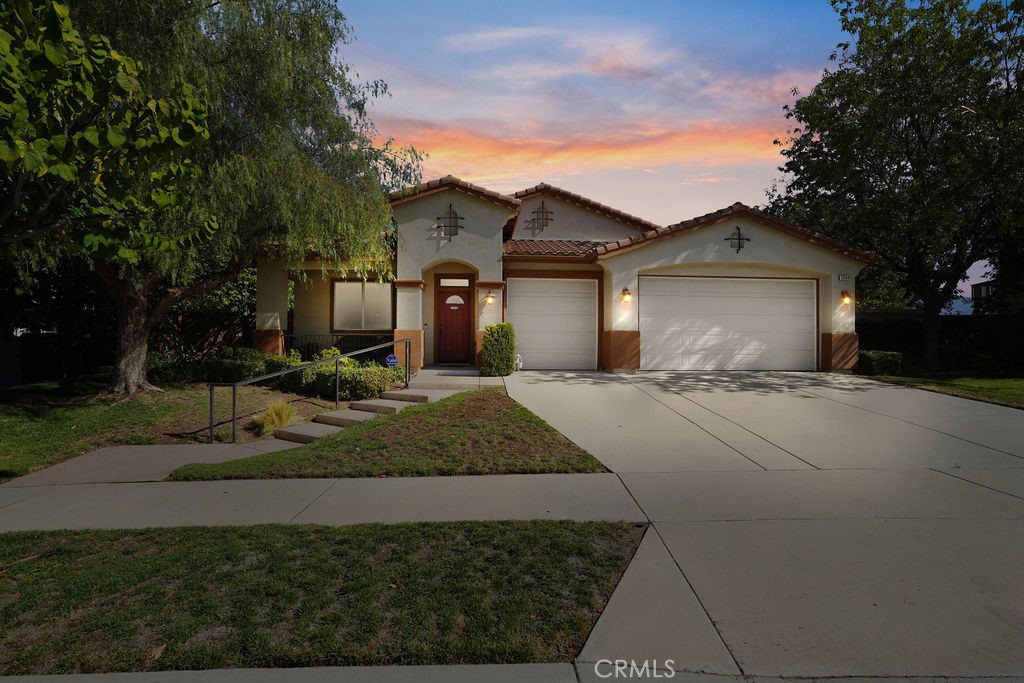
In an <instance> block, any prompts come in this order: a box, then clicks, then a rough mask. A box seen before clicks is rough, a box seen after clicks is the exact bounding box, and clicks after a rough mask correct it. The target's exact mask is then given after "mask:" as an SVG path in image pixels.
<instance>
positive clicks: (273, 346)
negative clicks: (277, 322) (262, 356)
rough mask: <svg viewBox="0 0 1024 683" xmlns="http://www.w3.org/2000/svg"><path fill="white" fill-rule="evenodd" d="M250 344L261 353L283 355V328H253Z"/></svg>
mask: <svg viewBox="0 0 1024 683" xmlns="http://www.w3.org/2000/svg"><path fill="white" fill-rule="evenodd" d="M252 346H253V348H255V349H258V350H260V351H262V352H263V353H272V354H274V355H277V356H283V355H284V330H253V331H252Z"/></svg>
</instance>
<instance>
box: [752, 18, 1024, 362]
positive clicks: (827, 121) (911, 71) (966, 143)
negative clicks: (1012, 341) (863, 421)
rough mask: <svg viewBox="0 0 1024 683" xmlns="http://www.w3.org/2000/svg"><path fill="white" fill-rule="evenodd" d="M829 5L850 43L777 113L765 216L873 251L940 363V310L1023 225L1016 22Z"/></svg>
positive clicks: (881, 277) (929, 356) (931, 357)
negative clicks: (777, 181)
mask: <svg viewBox="0 0 1024 683" xmlns="http://www.w3.org/2000/svg"><path fill="white" fill-rule="evenodd" d="M832 5H833V7H834V8H835V9H836V10H837V12H838V13H839V18H840V21H841V23H842V27H843V29H844V31H846V32H847V33H848V34H850V35H851V36H852V38H853V40H852V41H851V42H850V43H844V44H841V45H839V46H838V50H837V52H836V53H835V54H834V55H833V56H832V59H833V60H834V62H835V65H834V66H833V67H832V68H830V69H827V70H826V71H825V73H824V75H823V77H822V80H821V82H820V83H819V84H818V85H816V86H815V87H814V89H813V90H812V91H811V92H810V93H809V94H807V95H806V96H804V97H801V98H800V99H798V100H797V101H796V103H795V104H794V105H793V106H792V107H787V108H786V116H787V117H788V118H789V119H790V121H791V122H792V123H793V124H794V125H793V128H792V130H791V131H790V134H789V136H788V139H786V140H785V141H783V142H782V144H783V146H784V149H783V151H782V154H783V155H784V156H785V157H786V162H785V164H784V165H783V167H782V170H783V171H785V172H786V174H787V175H786V178H785V186H784V187H783V188H782V189H781V190H780V191H778V192H776V193H775V194H774V196H771V195H770V197H771V200H772V201H771V205H772V206H771V209H772V210H774V211H775V212H778V213H781V214H783V215H787V216H789V217H795V218H797V219H798V220H799V219H801V218H802V219H803V220H804V221H805V222H806V224H811V225H815V226H816V227H818V228H819V229H821V230H823V231H825V232H828V233H830V234H831V235H832V236H834V237H837V238H840V239H843V240H845V241H848V242H850V243H852V244H855V245H857V246H860V247H862V248H865V249H870V250H872V251H874V252H875V253H876V254H878V256H879V264H878V266H877V267H876V268H877V269H878V271H876V273H875V274H874V280H875V282H876V284H877V285H878V288H879V289H880V290H881V289H882V288H883V287H884V288H885V289H886V291H887V292H889V293H890V295H891V296H896V297H904V298H905V299H906V300H907V301H909V302H911V303H918V304H919V305H920V307H921V308H922V310H923V314H924V340H923V342H924V351H925V356H926V360H927V362H928V363H929V365H935V364H936V362H937V358H938V344H937V341H938V323H939V315H940V313H941V312H942V310H943V308H944V307H945V306H946V305H947V304H948V303H949V302H950V301H951V300H952V299H953V298H954V297H955V296H956V293H957V289H958V287H959V284H960V282H961V281H962V280H963V279H964V278H965V277H966V274H967V269H968V268H969V267H970V266H971V265H972V264H973V263H974V262H976V261H978V260H981V259H985V258H987V257H989V256H990V255H991V254H992V253H993V248H994V246H995V245H997V244H998V243H999V241H1000V239H1001V238H1004V237H1005V236H1006V233H1007V231H1012V230H1016V229H1017V227H1018V225H1017V223H1015V220H1014V216H1017V217H1018V220H1019V216H1020V215H1021V214H1020V212H1019V207H1020V199H1021V197H1022V196H1024V187H1022V186H1021V182H1020V179H1021V173H1020V170H1019V166H1020V164H1019V159H1020V154H1021V152H1022V151H1024V150H1022V148H1021V145H1020V132H1021V127H1022V121H1024V113H1022V112H1024V108H1022V107H1021V106H1020V104H1021V103H1020V98H1019V96H1018V95H1017V94H1016V92H1017V86H1016V77H1017V73H1018V71H1019V68H1020V61H1019V59H1017V58H1016V57H1015V55H1017V54H1019V52H1020V41H1021V39H1020V35H1021V27H1022V13H1021V12H1020V8H1019V5H1018V3H1009V4H1004V3H1002V2H981V3H976V2H971V1H970V0H926V1H924V2H920V3H918V2H914V3H905V2H904V1H903V0H832ZM1008 60H1010V61H1008ZM1013 60H1016V61H1013Z"/></svg>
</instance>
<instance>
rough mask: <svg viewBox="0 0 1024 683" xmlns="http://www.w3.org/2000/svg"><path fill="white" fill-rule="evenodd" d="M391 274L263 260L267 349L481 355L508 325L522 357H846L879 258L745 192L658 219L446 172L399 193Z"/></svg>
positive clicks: (546, 362) (755, 366) (780, 364)
mask: <svg viewBox="0 0 1024 683" xmlns="http://www.w3.org/2000/svg"><path fill="white" fill-rule="evenodd" d="M390 199H391V205H392V207H393V211H394V218H395V223H396V225H397V232H398V236H397V237H398V239H397V249H396V253H395V264H394V273H395V277H394V279H393V280H392V281H390V282H378V281H375V280H373V279H370V280H367V281H363V280H361V279H357V278H354V277H352V275H351V274H350V273H345V272H337V273H332V274H330V277H329V278H326V279H325V278H323V277H321V275H320V272H319V266H318V265H317V264H316V263H310V264H308V265H309V266H310V268H311V269H316V270H317V273H315V274H311V277H310V278H309V281H308V282H306V283H302V284H297V285H296V286H295V292H294V296H295V300H294V313H293V316H292V318H291V319H290V320H289V315H288V274H287V272H286V270H285V269H284V268H283V266H282V265H281V264H279V263H275V262H267V263H261V264H259V267H258V296H257V321H256V323H257V324H256V328H257V329H256V335H255V339H254V342H255V345H256V346H257V347H258V348H262V349H264V350H267V351H274V352H282V351H283V350H284V349H285V348H287V347H291V346H294V347H300V346H303V345H305V348H309V347H310V346H312V348H319V347H321V346H328V345H331V344H338V343H339V342H341V343H342V345H347V346H348V347H349V348H357V347H359V346H368V345H369V344H370V343H374V342H375V343H380V340H382V339H383V340H391V339H395V340H397V339H403V338H410V339H412V356H411V358H412V360H411V365H412V366H413V367H414V368H416V367H422V366H424V365H435V364H448V363H451V364H474V363H479V356H480V349H481V344H482V339H483V331H484V327H485V326H486V325H488V324H490V323H496V322H500V321H508V322H510V323H512V324H513V326H514V328H515V334H516V350H517V352H518V353H519V354H520V355H521V356H522V360H523V365H524V368H525V369H528V370H529V369H560V370H595V369H610V370H611V369H615V370H619V369H641V370H846V369H850V368H852V367H853V365H854V364H855V363H856V360H857V348H858V347H857V335H856V333H855V332H854V304H853V297H854V296H855V286H854V282H855V278H856V276H857V274H858V273H859V272H860V270H861V269H862V268H863V267H864V266H865V265H866V264H868V263H870V262H871V260H872V257H871V255H870V254H867V253H864V252H861V251H857V250H855V249H852V248H850V247H848V246H844V245H843V244H840V243H839V242H836V241H835V240H832V239H830V238H828V237H825V236H824V235H820V234H818V233H815V232H812V231H810V230H807V229H804V228H801V227H798V226H795V225H791V224H789V223H785V222H782V221H780V220H778V219H775V218H772V217H771V216H768V215H767V214H765V213H762V212H761V211H758V210H756V209H753V208H751V207H748V206H744V205H743V204H739V203H737V204H733V205H732V206H729V207H727V208H724V209H721V210H719V211H715V212H713V213H709V214H707V215H704V216H699V217H697V218H693V219H690V220H686V221H683V222H681V223H676V224H674V225H669V226H664V227H663V226H659V225H655V224H653V223H650V222H648V221H646V220H643V219H641V218H637V217H636V216H631V215H629V214H626V213H624V212H622V211H619V210H617V209H614V208H612V207H610V206H606V205H604V204H600V203H598V202H596V201H594V200H591V199H587V198H586V197H581V196H579V195H577V194H573V193H571V192H567V191H565V190H562V189H559V188H557V187H552V186H551V185H547V184H540V185H537V186H535V187H531V188H529V189H526V190H522V191H520V192H516V193H515V194H514V195H505V194H501V193H498V192H494V191H492V190H487V189H485V188H483V187H479V186H477V185H474V184H472V183H468V182H465V181H463V180H460V179H458V178H455V177H452V176H447V177H444V178H441V179H438V180H432V181H430V182H426V183H423V184H420V185H417V186H416V187H413V188H409V189H407V190H404V191H402V192H396V193H394V194H392V195H391V197H390Z"/></svg>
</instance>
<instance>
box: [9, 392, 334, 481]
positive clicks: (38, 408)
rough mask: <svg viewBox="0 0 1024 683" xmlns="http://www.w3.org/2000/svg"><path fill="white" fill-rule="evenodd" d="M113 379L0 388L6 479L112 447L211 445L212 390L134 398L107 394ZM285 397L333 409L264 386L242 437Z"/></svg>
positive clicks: (249, 404) (223, 426)
mask: <svg viewBox="0 0 1024 683" xmlns="http://www.w3.org/2000/svg"><path fill="white" fill-rule="evenodd" d="M105 380H106V378H105V377H86V378H77V379H74V380H69V381H65V382H41V383H38V384H28V385H22V386H17V387H11V388H9V389H0V482H2V481H6V480H7V479H12V478H14V477H19V476H21V475H24V474H28V473H29V472H33V471H35V470H38V469H42V468H44V467H49V466H50V465H54V464H56V463H58V462H62V461H64V460H68V459H69V458H73V457H75V456H78V455H82V454H83V453H88V452H90V451H93V450H96V449H97V448H102V447H104V446H121V445H125V444H156V443H188V442H193V441H199V440H201V441H205V439H206V435H207V425H208V422H209V393H208V392H207V389H206V385H202V384H189V385H181V386H171V387H167V391H165V392H164V393H141V394H136V395H134V396H131V397H128V398H126V397H124V396H118V395H113V394H107V393H102V392H104V391H105V389H106V381H105ZM275 399H283V400H286V401H288V402H289V404H290V405H292V406H294V407H295V409H296V412H297V413H298V414H299V415H302V416H306V417H308V416H311V415H314V414H316V413H317V412H320V411H322V410H324V409H326V408H327V406H331V407H333V403H330V404H328V403H327V402H325V401H321V400H318V399H310V398H307V397H304V396H298V395H295V394H282V393H280V392H274V391H269V390H267V389H263V388H261V387H242V388H241V390H240V391H239V393H238V408H239V410H238V413H239V421H238V425H239V428H238V440H239V441H252V440H254V439H256V438H259V437H258V433H257V430H255V429H250V428H247V424H248V423H249V422H250V419H251V418H252V416H253V415H255V414H257V413H259V412H262V411H263V410H265V409H266V408H267V406H268V405H269V404H270V403H271V402H273V401H274V400H275ZM214 409H215V412H216V419H217V420H218V423H219V424H218V426H217V428H216V431H215V433H216V435H217V438H219V439H224V438H228V439H230V436H231V425H230V417H231V392H230V391H229V390H226V389H220V390H218V392H217V393H216V394H215V403H214Z"/></svg>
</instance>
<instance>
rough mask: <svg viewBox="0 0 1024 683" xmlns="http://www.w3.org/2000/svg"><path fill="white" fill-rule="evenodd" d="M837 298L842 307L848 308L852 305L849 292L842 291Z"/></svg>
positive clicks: (846, 290) (851, 296)
mask: <svg viewBox="0 0 1024 683" xmlns="http://www.w3.org/2000/svg"><path fill="white" fill-rule="evenodd" d="M839 298H840V300H841V301H842V302H843V305H844V306H849V305H850V304H852V303H853V295H852V294H850V290H848V289H844V290H843V291H841V292H839Z"/></svg>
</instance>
